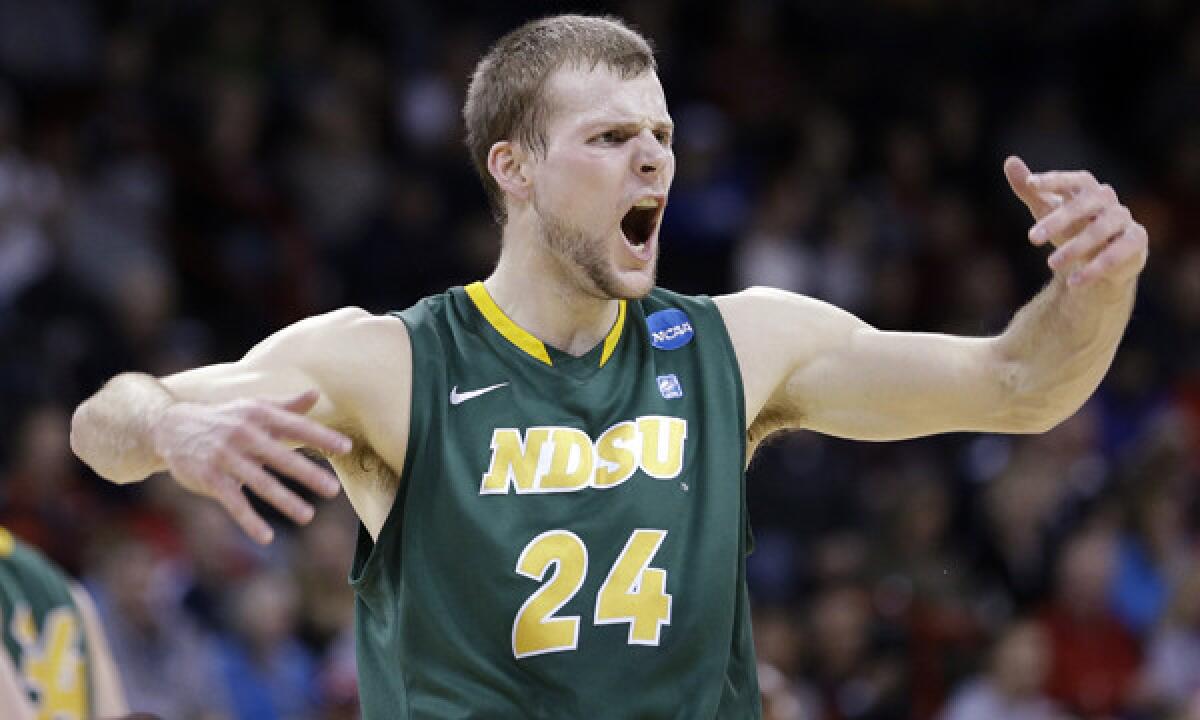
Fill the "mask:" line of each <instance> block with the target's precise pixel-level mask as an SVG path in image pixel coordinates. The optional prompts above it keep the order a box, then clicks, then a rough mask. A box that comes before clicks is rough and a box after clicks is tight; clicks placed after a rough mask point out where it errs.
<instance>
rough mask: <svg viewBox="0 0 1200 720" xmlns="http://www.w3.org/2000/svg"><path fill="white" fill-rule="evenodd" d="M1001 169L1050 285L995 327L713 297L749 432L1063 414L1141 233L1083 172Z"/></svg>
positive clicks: (944, 426) (1112, 319) (1142, 249)
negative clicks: (967, 331)
mask: <svg viewBox="0 0 1200 720" xmlns="http://www.w3.org/2000/svg"><path fill="white" fill-rule="evenodd" d="M1005 172H1006V174H1007V176H1008V179H1009V182H1010V184H1011V185H1012V186H1013V190H1014V191H1015V192H1016V193H1017V195H1018V196H1019V197H1021V199H1022V200H1023V201H1024V202H1025V203H1026V204H1027V205H1028V206H1029V208H1030V211H1031V212H1032V213H1033V215H1034V217H1035V219H1036V220H1037V223H1036V224H1035V225H1034V226H1033V228H1032V229H1031V231H1030V238H1031V241H1032V242H1034V243H1035V244H1041V243H1043V242H1051V243H1053V244H1054V245H1055V246H1057V248H1058V249H1057V250H1056V252H1055V253H1054V254H1053V255H1052V256H1051V259H1050V264H1051V267H1052V268H1053V269H1054V273H1055V277H1054V279H1053V281H1052V282H1051V284H1050V285H1049V286H1048V287H1047V288H1046V289H1045V290H1043V291H1042V292H1041V293H1040V294H1039V295H1038V296H1037V297H1035V298H1034V299H1033V300H1032V301H1031V302H1030V303H1029V304H1027V305H1026V306H1025V307H1024V308H1022V309H1021V310H1020V311H1019V312H1018V313H1017V314H1016V316H1015V317H1014V318H1013V321H1012V323H1011V324H1010V325H1009V327H1008V329H1006V330H1005V332H1004V333H1002V334H1001V335H999V336H997V337H992V338H967V337H957V336H950V335H941V334H935V333H902V332H886V331H880V330H877V329H875V328H872V327H871V326H869V325H867V324H866V323H864V322H862V321H861V320H859V319H858V318H855V317H854V316H853V315H851V314H849V313H847V312H844V311H842V310H839V309H837V308H835V307H833V306H831V305H828V304H826V303H823V302H820V301H818V300H814V299H811V298H806V297H802V296H799V295H794V294H791V293H786V292H782V291H777V290H766V289H751V290H747V291H745V292H742V293H737V294H735V295H729V296H725V297H722V298H718V299H717V303H718V306H719V307H720V309H721V312H722V315H723V316H724V318H725V321H726V325H727V326H728V328H729V331H730V335H731V337H732V339H733V342H734V347H735V350H736V351H737V355H738V360H739V362H740V363H741V371H742V376H743V378H744V385H745V388H746V403H747V417H748V418H750V419H752V422H751V423H750V425H751V434H752V436H756V437H761V436H762V435H763V434H764V433H766V432H770V431H771V430H775V429H780V428H787V427H803V428H809V429H812V430H816V431H819V432H824V433H827V434H831V435H837V436H841V437H848V438H855V439H862V440H889V439H899V438H907V437H916V436H920V435H928V434H932V433H938V432H949V431H962V430H967V431H982V432H1040V431H1044V430H1046V429H1048V428H1050V427H1052V426H1054V425H1056V424H1057V423H1059V422H1061V421H1062V420H1063V419H1065V418H1066V417H1068V416H1070V415H1071V414H1072V413H1074V412H1075V411H1076V410H1077V409H1078V408H1079V406H1080V405H1082V404H1083V402H1084V401H1085V400H1086V399H1087V398H1088V397H1089V396H1090V395H1091V393H1092V392H1093V391H1094V390H1095V388H1096V386H1097V385H1098V384H1099V383H1100V380H1101V378H1103V376H1104V373H1105V372H1106V370H1107V369H1108V366H1109V364H1110V363H1111V362H1112V357H1113V354H1114V353H1115V351H1116V346H1117V343H1118V341H1119V340H1120V337H1121V334H1122V333H1123V331H1124V328H1125V325H1126V323H1127V321H1128V318H1129V313H1130V309H1131V307H1132V304H1133V297H1134V289H1135V286H1136V278H1137V275H1138V273H1139V272H1140V271H1141V268H1142V267H1143V266H1144V264H1145V260H1146V233H1145V230H1144V229H1143V228H1142V227H1141V226H1140V225H1138V224H1137V223H1135V222H1133V220H1132V218H1131V217H1130V215H1129V211H1128V210H1127V209H1126V208H1124V207H1123V206H1122V205H1120V203H1119V202H1118V201H1117V198H1116V195H1115V193H1113V192H1112V189H1111V188H1108V187H1107V186H1102V185H1099V184H1098V183H1096V181H1095V180H1094V179H1093V178H1092V177H1091V176H1090V175H1089V174H1087V173H1044V174H1041V175H1037V176H1034V175H1032V174H1031V173H1030V172H1029V170H1028V169H1027V168H1026V167H1025V165H1024V163H1022V162H1021V161H1020V160H1017V159H1015V158H1011V159H1010V160H1009V161H1008V162H1006V164H1005Z"/></svg>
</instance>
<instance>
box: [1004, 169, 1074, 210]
mask: <svg viewBox="0 0 1200 720" xmlns="http://www.w3.org/2000/svg"><path fill="white" fill-rule="evenodd" d="M1004 177H1005V178H1007V179H1008V186H1009V187H1011V188H1012V191H1013V193H1015V194H1016V196H1017V197H1018V198H1020V199H1021V202H1023V203H1025V207H1027V208H1029V212H1030V213H1031V214H1032V215H1033V217H1034V219H1035V220H1040V219H1042V218H1043V217H1044V216H1045V215H1046V213H1048V212H1050V211H1051V210H1053V209H1054V208H1055V207H1057V205H1059V204H1060V203H1058V202H1055V200H1056V198H1055V197H1054V196H1053V195H1051V194H1048V193H1041V192H1039V191H1038V189H1037V187H1035V186H1034V184H1033V183H1031V182H1030V179H1031V178H1033V177H1034V175H1033V173H1032V172H1030V170H1029V166H1028V165H1026V164H1025V161H1024V160H1022V159H1021V158H1019V157H1017V156H1016V155H1009V156H1008V158H1007V159H1005V161H1004Z"/></svg>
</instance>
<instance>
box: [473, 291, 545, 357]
mask: <svg viewBox="0 0 1200 720" xmlns="http://www.w3.org/2000/svg"><path fill="white" fill-rule="evenodd" d="M464 289H465V290H466V291H467V295H469V296H470V297H471V300H472V301H473V302H474V303H475V307H477V308H479V312H481V313H483V316H484V317H485V318H487V321H488V322H490V323H491V324H492V327H494V328H496V332H498V333H500V334H501V335H503V336H504V338H505V339H506V340H508V341H509V342H510V343H512V344H513V345H516V346H517V347H519V348H521V349H522V350H524V351H525V352H526V353H528V354H530V355H532V356H533V357H535V358H537V359H538V360H541V361H542V362H544V363H546V364H547V365H554V363H553V362H551V361H550V353H548V352H546V346H545V345H543V344H542V341H541V340H538V339H537V338H535V337H534V336H533V335H530V334H529V332H528V331H526V330H525V328H523V327H521V326H520V325H518V324H516V323H515V322H513V321H512V320H510V319H509V317H508V316H507V315H505V314H504V311H503V310H501V309H500V306H499V305H497V304H496V301H495V300H492V296H491V294H489V293H488V291H487V288H486V287H484V286H483V283H481V282H473V283H471V284H470V285H468V286H467V287H466V288H464Z"/></svg>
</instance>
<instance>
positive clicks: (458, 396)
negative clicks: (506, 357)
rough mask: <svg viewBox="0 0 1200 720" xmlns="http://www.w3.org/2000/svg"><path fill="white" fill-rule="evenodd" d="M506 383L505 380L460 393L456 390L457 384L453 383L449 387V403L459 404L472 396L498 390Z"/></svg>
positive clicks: (475, 396)
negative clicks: (451, 386)
mask: <svg viewBox="0 0 1200 720" xmlns="http://www.w3.org/2000/svg"><path fill="white" fill-rule="evenodd" d="M507 384H508V383H506V382H502V383H499V384H497V385H488V386H487V387H485V388H479V389H478V390H468V391H467V392H464V393H460V392H459V391H458V386H457V385H455V386H454V387H453V388H451V389H450V404H451V405H461V404H463V403H465V402H466V401H468V400H471V399H473V398H477V397H479V396H480V395H483V394H484V393H490V392H491V391H493V390H498V389H499V388H502V387H504V386H505V385H507Z"/></svg>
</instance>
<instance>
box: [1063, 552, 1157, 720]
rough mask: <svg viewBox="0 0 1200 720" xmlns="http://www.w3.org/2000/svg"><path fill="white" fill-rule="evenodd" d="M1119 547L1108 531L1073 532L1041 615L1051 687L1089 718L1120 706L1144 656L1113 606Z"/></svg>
mask: <svg viewBox="0 0 1200 720" xmlns="http://www.w3.org/2000/svg"><path fill="white" fill-rule="evenodd" d="M1115 553H1116V543H1115V540H1114V538H1113V536H1112V535H1111V534H1110V533H1109V532H1108V531H1105V530H1090V531H1086V532H1084V533H1081V534H1079V535H1077V536H1076V537H1074V538H1072V539H1071V540H1070V542H1068V543H1067V545H1066V547H1064V548H1063V553H1062V556H1061V559H1060V560H1059V564H1058V568H1057V573H1056V575H1055V595H1054V601H1053V602H1052V603H1051V604H1050V605H1049V606H1048V607H1047V608H1046V610H1045V611H1044V612H1043V613H1042V615H1041V619H1042V622H1044V623H1045V627H1046V632H1047V633H1048V634H1049V636H1050V645H1051V654H1052V656H1053V658H1054V660H1053V663H1052V665H1051V671H1050V679H1049V682H1048V685H1047V690H1048V692H1049V694H1050V696H1051V697H1053V698H1054V699H1055V700H1057V701H1058V702H1060V703H1062V705H1063V707H1064V708H1066V709H1068V710H1070V711H1071V712H1072V713H1076V714H1078V715H1080V716H1082V717H1085V718H1102V717H1110V716H1113V715H1116V714H1117V713H1119V712H1120V710H1121V708H1122V707H1123V706H1124V703H1125V702H1126V701H1128V700H1129V699H1131V697H1132V693H1133V690H1134V681H1135V680H1136V673H1137V669H1138V663H1139V661H1140V657H1139V655H1140V653H1139V649H1138V644H1137V641H1136V639H1135V638H1134V636H1133V635H1132V634H1130V632H1129V631H1128V630H1126V629H1125V627H1124V625H1122V624H1121V621H1120V620H1119V619H1118V618H1117V617H1116V616H1115V615H1114V614H1113V613H1112V611H1111V610H1110V609H1109V604H1108V600H1109V592H1108V590H1109V587H1110V585H1111V583H1112V578H1113V564H1114V562H1115V559H1116V558H1115Z"/></svg>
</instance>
